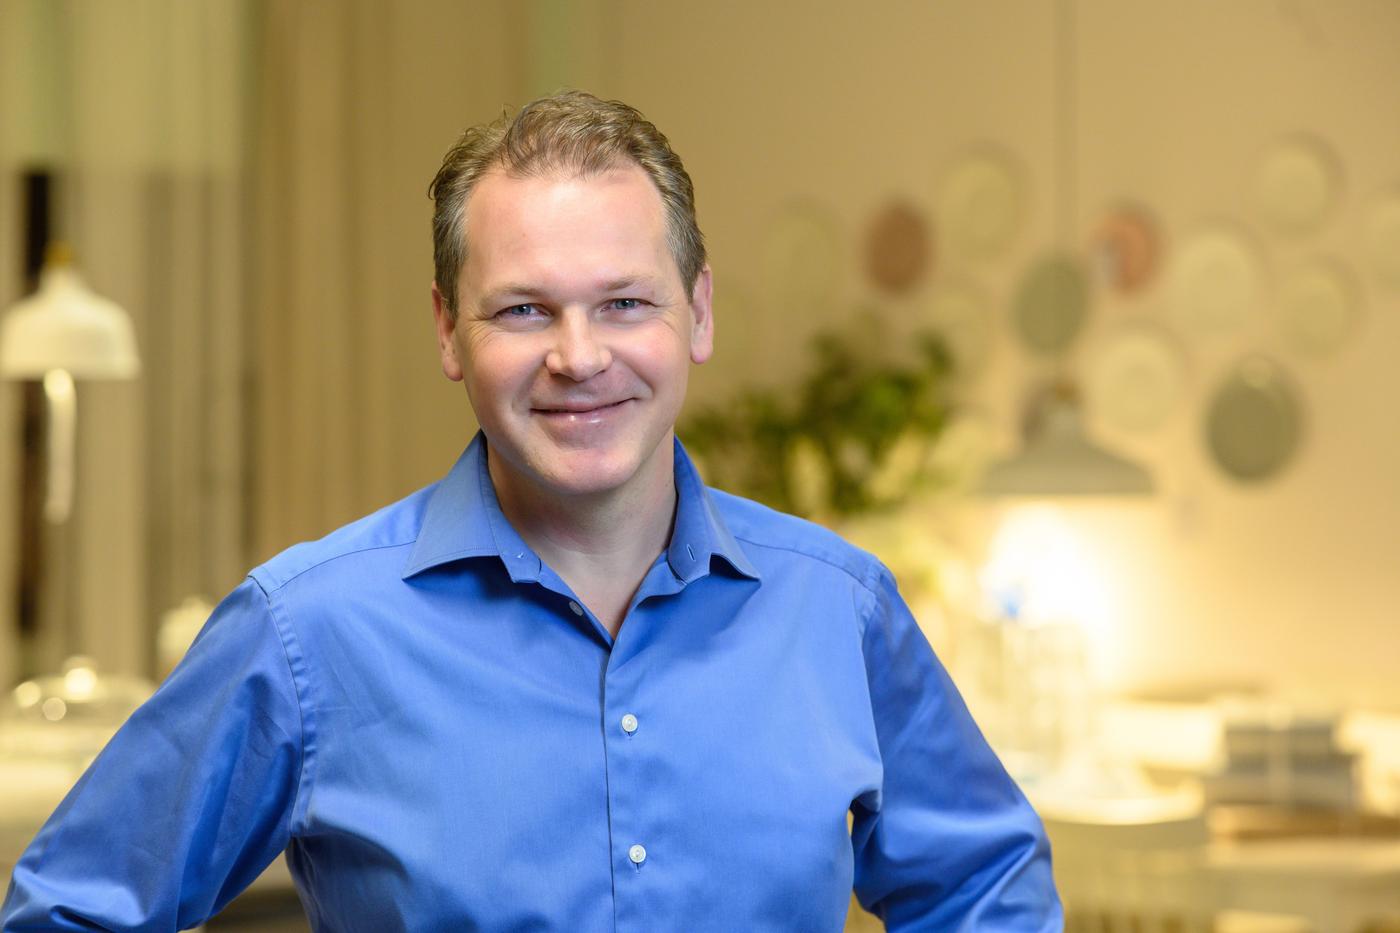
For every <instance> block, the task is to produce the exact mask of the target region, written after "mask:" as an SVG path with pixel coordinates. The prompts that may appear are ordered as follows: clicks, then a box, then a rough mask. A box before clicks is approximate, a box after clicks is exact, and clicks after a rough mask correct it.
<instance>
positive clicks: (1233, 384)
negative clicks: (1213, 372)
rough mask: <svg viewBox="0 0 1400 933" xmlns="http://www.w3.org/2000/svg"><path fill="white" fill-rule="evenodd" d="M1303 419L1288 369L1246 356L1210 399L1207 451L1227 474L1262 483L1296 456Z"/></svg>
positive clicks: (1207, 415) (1207, 418)
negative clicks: (1286, 370)
mask: <svg viewBox="0 0 1400 933" xmlns="http://www.w3.org/2000/svg"><path fill="white" fill-rule="evenodd" d="M1302 420H1303V416H1302V412H1301V409H1300V405H1299V402H1298V393H1297V391H1296V390H1295V389H1294V388H1293V383H1292V381H1291V380H1290V379H1289V378H1288V376H1287V374H1286V373H1285V372H1284V371H1283V369H1282V368H1281V367H1279V366H1278V365H1277V364H1275V363H1274V362H1272V361H1271V360H1268V359H1266V358H1264V357H1260V356H1251V357H1247V358H1245V359H1244V360H1241V361H1240V362H1239V363H1238V364H1236V366H1235V368H1234V369H1233V370H1232V371H1231V372H1230V373H1229V375H1227V376H1226V377H1225V380H1224V381H1223V382H1222V383H1221V384H1220V385H1219V387H1217V388H1216V390H1215V393H1214V395H1212V397H1211V399H1210V403H1209V405H1208V407H1207V410H1206V419H1205V441H1206V448H1207V450H1208V451H1209V452H1210V456H1211V459H1212V460H1214V461H1215V464H1216V466H1218V467H1220V469H1221V470H1222V471H1224V473H1225V474H1226V475H1227V476H1231V477H1233V478H1235V479H1237V480H1239V481H1241V482H1244V483H1257V482H1262V481H1264V480H1266V479H1268V478H1270V477H1271V476H1273V475H1275V474H1276V473H1277V472H1278V471H1279V470H1280V469H1282V468H1283V466H1284V465H1285V464H1287V463H1288V461H1289V460H1290V459H1291V458H1292V456H1293V453H1294V451H1295V450H1296V449H1297V447H1298V442H1299V439H1300V438H1301V436H1302Z"/></svg>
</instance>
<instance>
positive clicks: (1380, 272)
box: [1363, 194, 1400, 291]
mask: <svg viewBox="0 0 1400 933" xmlns="http://www.w3.org/2000/svg"><path fill="white" fill-rule="evenodd" d="M1365 223H1366V226H1365V230H1364V233H1363V235H1364V238H1365V249H1366V261H1367V263H1368V264H1369V265H1370V267H1371V273H1372V275H1374V276H1375V278H1376V281H1377V282H1378V283H1379V284H1380V285H1381V286H1382V287H1383V288H1386V289H1390V290H1393V291H1400V194H1392V195H1390V196H1388V197H1386V198H1383V199H1381V200H1380V201H1377V202H1376V203H1375V204H1373V205H1371V208H1370V210H1368V211H1367V212H1366V221H1365Z"/></svg>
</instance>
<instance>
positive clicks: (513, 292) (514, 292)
mask: <svg viewBox="0 0 1400 933" xmlns="http://www.w3.org/2000/svg"><path fill="white" fill-rule="evenodd" d="M634 288H642V289H649V290H651V291H657V290H658V289H659V288H660V284H659V280H658V279H657V278H656V277H654V276H650V275H645V274H641V275H624V276H620V277H618V278H615V279H608V280H607V281H603V282H599V283H598V285H597V290H598V291H599V292H625V291H628V290H630V289H634ZM548 291H549V290H548V289H546V288H541V287H540V286H538V285H530V284H527V283H524V282H504V283H502V284H500V285H497V286H495V287H493V288H491V289H489V290H488V291H485V292H483V293H482V296H481V297H482V300H483V301H484V302H485V303H486V304H499V303H500V302H502V301H505V300H507V299H511V298H522V299H524V298H543V297H545V296H546V295H547V293H548Z"/></svg>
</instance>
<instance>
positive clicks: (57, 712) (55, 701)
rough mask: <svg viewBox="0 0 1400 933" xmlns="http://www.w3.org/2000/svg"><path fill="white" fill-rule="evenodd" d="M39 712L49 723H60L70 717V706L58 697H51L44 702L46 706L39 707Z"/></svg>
mask: <svg viewBox="0 0 1400 933" xmlns="http://www.w3.org/2000/svg"><path fill="white" fill-rule="evenodd" d="M39 710H40V712H42V713H43V714H44V718H45V719H47V720H48V721H49V722H58V721H59V720H60V719H62V718H63V717H64V716H66V715H68V704H67V703H64V702H63V701H62V700H60V699H59V698H58V697H49V698H48V699H47V700H45V701H44V705H43V706H40V707H39Z"/></svg>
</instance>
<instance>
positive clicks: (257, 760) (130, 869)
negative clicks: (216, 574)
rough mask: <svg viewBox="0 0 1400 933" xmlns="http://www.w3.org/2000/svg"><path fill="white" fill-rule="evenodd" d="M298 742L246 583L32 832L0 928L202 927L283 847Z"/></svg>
mask: <svg viewBox="0 0 1400 933" xmlns="http://www.w3.org/2000/svg"><path fill="white" fill-rule="evenodd" d="M303 744H304V743H303V735H302V724H301V712H300V708H299V704H298V702H297V695H296V689H295V687H294V685H293V681H292V675H291V671H290V666H289V662H288V654H287V652H286V649H285V647H284V644H283V639H282V634H281V633H279V631H278V628H277V626H276V624H275V622H274V620H273V617H272V613H271V611H270V609H269V606H268V602H267V597H266V595H265V594H264V592H263V590H262V588H261V587H259V586H258V584H257V583H256V582H254V581H252V580H247V581H245V582H244V583H243V585H241V586H240V587H238V589H236V590H234V591H233V593H232V594H230V595H229V597H228V598H227V599H225V600H224V601H223V603H222V604H220V606H219V608H218V609H217V610H216V611H215V613H214V616H213V617H212V618H211V619H210V621H209V624H208V625H206V626H205V628H204V630H203V631H202V632H201V633H200V635H199V638H197V639H196V640H195V643H194V644H193V645H192V646H191V648H190V651H189V653H188V655H187V656H186V657H185V659H184V660H183V661H182V662H181V663H180V665H179V666H178V667H177V668H176V669H175V671H174V672H172V673H171V675H170V677H169V678H167V680H166V682H165V683H164V684H162V685H161V688H160V689H159V690H158V691H157V692H156V694H155V696H154V697H152V698H151V700H150V701H149V702H147V703H146V704H145V705H144V706H142V707H141V708H140V709H138V710H137V711H136V712H135V713H134V714H132V716H131V719H130V720H129V721H128V722H127V723H126V724H125V725H124V726H123V727H122V728H121V730H120V731H119V732H118V733H117V735H116V736H115V737H114V738H113V739H112V741H111V742H110V743H109V744H108V746H107V747H106V748H105V749H104V750H103V752H102V754H101V755H99V756H98V757H97V760H96V761H94V762H93V764H92V766H91V767H90V768H89V769H88V770H87V772H86V773H85V774H84V775H83V777H82V779H81V780H79V782H78V783H77V785H76V786H75V787H74V788H73V790H72V791H71V792H69V794H68V796H67V797H66V798H64V800H63V803H61V804H60V805H59V807H58V809H57V810H56V811H55V812H54V814H53V816H52V817H50V818H49V821H48V822H47V823H45V824H44V827H43V829H41V830H40V831H39V834H38V835H37V836H36V837H35V838H34V841H33V842H32V843H31V844H30V846H29V848H28V850H27V851H26V852H25V853H24V855H23V857H22V858H21V859H20V861H19V864H18V865H17V866H16V867H15V871H14V876H13V879H12V881H11V884H10V889H9V894H8V895H7V896H6V898H5V904H4V908H3V911H0V917H3V927H4V933H20V931H31V930H95V929H101V930H151V931H155V930H177V929H185V928H187V927H191V926H196V925H198V924H200V923H202V922H203V921H204V920H205V919H207V918H208V917H209V916H211V915H212V914H214V913H216V912H217V911H218V910H220V909H221V908H222V907H223V906H224V905H225V904H226V903H228V901H230V900H231V899H232V898H233V897H234V896H235V895H236V894H238V892H239V891H241V890H243V888H245V887H246V886H247V885H248V884H249V883H251V882H252V881H253V879H254V878H256V877H257V876H258V874H259V873H260V872H262V870H263V869H264V868H266V867H267V865H268V864H269V863H270V862H271V861H272V860H273V859H274V858H276V857H277V855H278V853H280V852H281V851H282V849H283V848H285V846H286V845H287V841H288V838H289V833H290V823H291V815H292V810H293V805H294V803H295V800H296V796H297V791H298V785H299V781H300V774H301V769H302V757H303Z"/></svg>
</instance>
